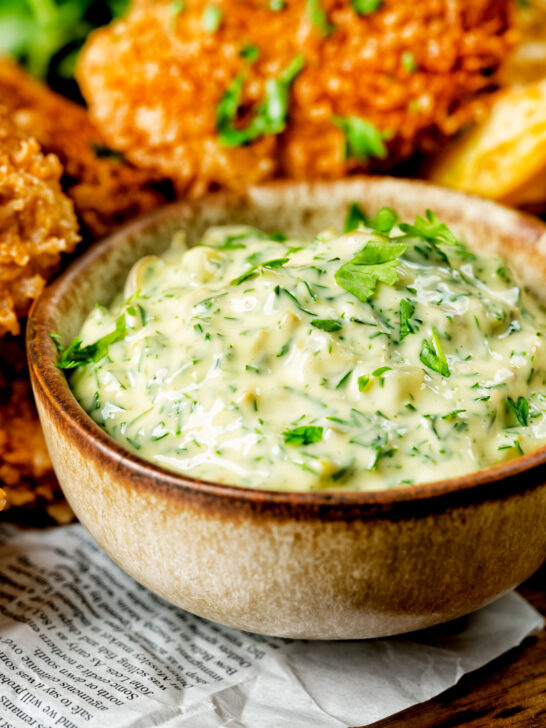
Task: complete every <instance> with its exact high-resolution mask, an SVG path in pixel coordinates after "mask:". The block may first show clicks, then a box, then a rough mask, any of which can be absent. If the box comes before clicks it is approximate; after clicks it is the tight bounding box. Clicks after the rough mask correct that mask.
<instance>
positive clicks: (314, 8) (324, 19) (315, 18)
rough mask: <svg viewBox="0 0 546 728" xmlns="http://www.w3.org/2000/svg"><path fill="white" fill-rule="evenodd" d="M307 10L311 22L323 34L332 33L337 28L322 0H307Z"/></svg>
mask: <svg viewBox="0 0 546 728" xmlns="http://www.w3.org/2000/svg"><path fill="white" fill-rule="evenodd" d="M306 12H307V17H308V18H309V20H310V21H311V23H312V24H313V25H314V26H315V28H317V29H318V30H319V31H320V32H321V33H322V35H330V33H332V32H333V31H334V30H335V25H332V23H330V22H329V20H328V16H327V14H326V12H325V10H324V8H323V7H322V5H321V0H307V4H306Z"/></svg>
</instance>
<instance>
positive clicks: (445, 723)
mask: <svg viewBox="0 0 546 728" xmlns="http://www.w3.org/2000/svg"><path fill="white" fill-rule="evenodd" d="M518 591H519V592H520V594H522V595H523V596H524V597H525V598H526V599H527V600H528V601H529V602H530V603H531V604H532V605H533V606H534V607H535V608H536V609H538V611H539V612H541V614H543V615H544V616H546V565H545V566H544V567H543V568H542V569H541V570H540V571H538V572H537V573H536V574H535V575H534V576H533V577H531V579H529V581H527V582H526V583H525V584H523V585H522V586H521V587H520V588H519V590H518ZM458 726H464V728H546V630H543V631H542V632H541V633H540V634H539V635H537V636H536V637H530V638H528V639H526V640H525V641H524V642H523V644H522V645H521V646H520V647H516V648H515V649H513V650H511V651H510V652H508V653H507V654H506V655H503V656H502V657H499V658H498V659H497V660H494V661H493V662H491V663H489V664H488V665H486V666H485V667H482V668H481V669H480V670H476V671H475V672H473V673H470V674H469V675H465V677H463V679H462V680H461V681H460V682H459V683H458V684H457V685H456V686H455V687H453V688H451V690H448V691H446V692H445V693H442V695H439V696H438V697H437V698H433V699H432V700H429V701H427V702H426V703H421V704H420V705H416V706H414V707H413V708H410V709H408V710H404V711H403V712H402V713H398V714H397V715H395V716H391V717H390V718H386V719H384V720H380V721H378V722H377V723H373V728H458Z"/></svg>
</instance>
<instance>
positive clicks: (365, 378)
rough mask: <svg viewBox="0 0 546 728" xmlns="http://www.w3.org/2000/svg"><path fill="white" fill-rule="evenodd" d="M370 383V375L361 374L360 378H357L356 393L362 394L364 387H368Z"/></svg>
mask: <svg viewBox="0 0 546 728" xmlns="http://www.w3.org/2000/svg"><path fill="white" fill-rule="evenodd" d="M369 382H370V375H369V374H362V375H361V376H360V377H358V380H357V383H358V391H359V392H364V390H365V389H366V387H367V386H368V384H369Z"/></svg>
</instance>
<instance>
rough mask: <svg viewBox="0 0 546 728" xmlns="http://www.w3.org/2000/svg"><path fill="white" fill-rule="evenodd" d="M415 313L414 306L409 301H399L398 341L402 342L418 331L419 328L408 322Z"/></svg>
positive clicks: (404, 299)
mask: <svg viewBox="0 0 546 728" xmlns="http://www.w3.org/2000/svg"><path fill="white" fill-rule="evenodd" d="M414 313H415V306H414V305H413V303H411V301H408V300H407V299H406V298H403V299H402V300H401V301H400V311H399V314H400V341H403V340H404V339H405V338H406V336H409V335H410V334H415V333H416V332H417V331H419V327H418V326H416V325H415V324H414V323H412V322H411V321H410V319H411V317H412V316H413V314H414Z"/></svg>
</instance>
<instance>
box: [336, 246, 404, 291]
mask: <svg viewBox="0 0 546 728" xmlns="http://www.w3.org/2000/svg"><path fill="white" fill-rule="evenodd" d="M407 249H408V246H407V245H406V243H397V242H392V241H388V242H387V241H385V242H383V241H378V240H369V241H368V242H367V243H366V245H365V247H364V248H362V250H361V251H360V252H359V253H357V254H356V255H355V256H354V257H353V258H351V260H349V261H348V262H347V263H344V264H343V265H342V266H341V268H339V269H338V270H337V272H336V274H335V279H336V283H337V284H338V285H339V286H341V288H344V289H345V290H346V291H348V292H349V293H352V294H353V296H356V297H357V298H358V300H359V301H362V302H363V303H364V302H366V301H368V300H369V299H370V298H371V297H372V296H373V295H374V293H375V291H376V288H377V284H378V283H387V284H388V285H391V286H392V285H393V284H394V283H396V281H397V280H398V271H397V267H398V259H399V257H400V256H401V255H402V254H403V253H405V252H406V250H407Z"/></svg>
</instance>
